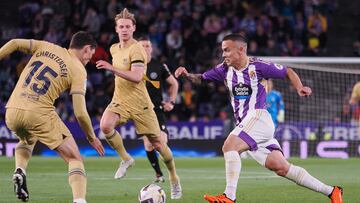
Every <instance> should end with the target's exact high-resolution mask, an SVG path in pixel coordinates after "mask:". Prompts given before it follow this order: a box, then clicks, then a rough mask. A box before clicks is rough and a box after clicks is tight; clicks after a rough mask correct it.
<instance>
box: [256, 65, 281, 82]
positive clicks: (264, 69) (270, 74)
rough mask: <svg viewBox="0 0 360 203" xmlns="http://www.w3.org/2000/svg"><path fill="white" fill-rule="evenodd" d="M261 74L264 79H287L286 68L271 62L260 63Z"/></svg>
mask: <svg viewBox="0 0 360 203" xmlns="http://www.w3.org/2000/svg"><path fill="white" fill-rule="evenodd" d="M260 64H261V68H260V72H261V74H262V76H263V78H266V79H269V78H273V79H284V78H285V77H286V67H285V66H283V65H280V64H276V63H271V62H260Z"/></svg>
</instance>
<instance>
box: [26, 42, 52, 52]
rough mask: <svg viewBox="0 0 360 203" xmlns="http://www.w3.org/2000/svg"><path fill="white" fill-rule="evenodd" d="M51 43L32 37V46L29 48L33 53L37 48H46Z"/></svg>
mask: <svg viewBox="0 0 360 203" xmlns="http://www.w3.org/2000/svg"><path fill="white" fill-rule="evenodd" d="M50 45H51V43H49V42H45V41H40V40H34V39H32V40H30V48H29V50H30V52H31V53H32V54H33V53H35V52H36V51H37V50H39V49H42V48H44V47H46V46H50Z"/></svg>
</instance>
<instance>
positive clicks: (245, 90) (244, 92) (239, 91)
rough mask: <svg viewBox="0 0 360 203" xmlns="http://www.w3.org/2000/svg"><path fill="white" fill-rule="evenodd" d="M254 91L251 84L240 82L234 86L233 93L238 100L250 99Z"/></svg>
mask: <svg viewBox="0 0 360 203" xmlns="http://www.w3.org/2000/svg"><path fill="white" fill-rule="evenodd" d="M251 93H252V89H251V86H249V85H246V84H244V83H239V84H237V85H235V86H234V87H233V95H234V98H235V99H237V100H244V99H248V98H249V97H250V95H251Z"/></svg>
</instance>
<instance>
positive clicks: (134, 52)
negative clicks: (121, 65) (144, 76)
mask: <svg viewBox="0 0 360 203" xmlns="http://www.w3.org/2000/svg"><path fill="white" fill-rule="evenodd" d="M129 56H130V64H131V65H132V64H134V63H143V64H145V62H146V55H145V50H144V49H143V48H142V47H141V46H140V45H138V44H137V45H136V46H134V47H133V48H132V49H131V50H130V54H129Z"/></svg>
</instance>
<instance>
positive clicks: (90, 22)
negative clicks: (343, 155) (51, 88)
mask: <svg viewBox="0 0 360 203" xmlns="http://www.w3.org/2000/svg"><path fill="white" fill-rule="evenodd" d="M124 7H127V8H129V9H130V10H131V11H133V12H135V13H137V14H138V15H137V16H138V18H137V19H136V20H137V21H138V26H137V31H136V34H148V35H149V38H150V40H151V41H152V43H153V44H154V46H155V49H154V57H155V58H158V59H159V60H161V61H163V62H165V63H168V64H171V66H172V67H176V66H177V65H186V67H191V68H193V69H194V70H190V71H196V72H203V71H204V70H205V69H207V68H208V67H211V66H212V64H214V61H215V64H216V63H218V62H220V61H221V60H222V58H221V49H220V48H219V42H221V40H222V38H223V37H224V36H225V35H226V34H228V33H230V32H237V33H242V34H246V35H247V36H248V37H249V39H250V43H249V44H248V51H249V54H251V55H254V56H261V55H267V56H281V55H283V56H299V55H319V54H321V53H322V51H323V50H325V49H326V35H327V18H328V17H329V15H330V14H331V13H332V12H334V10H335V9H336V8H337V0H317V1H314V0H262V1H248V0H247V1H229V0H212V1H208V0H178V1H171V0H162V1H160V0H126V1H119V0H35V1H21V5H20V6H19V8H18V12H14V13H13V19H19V20H18V21H17V22H16V21H15V20H14V24H13V26H16V27H15V28H13V27H4V28H3V35H2V39H1V42H4V41H7V40H8V39H11V38H34V39H45V40H48V41H50V42H54V43H57V44H60V45H62V46H68V44H69V42H70V37H71V35H72V34H73V33H74V32H76V31H78V30H83V29H86V30H87V31H89V32H91V33H92V34H94V35H95V36H96V37H97V38H98V43H99V46H98V47H97V49H96V53H95V55H94V58H93V59H92V60H91V63H92V64H94V63H95V62H96V60H98V59H104V60H108V61H110V60H111V59H110V58H109V47H110V46H111V43H112V41H113V40H114V39H116V35H117V34H116V33H115V32H113V28H114V16H115V15H116V14H117V12H118V11H119V10H120V9H122V8H124ZM354 53H355V54H356V55H360V36H359V39H357V41H355V42H354ZM209 56H210V57H209ZM209 58H213V60H209ZM26 60H27V58H26V57H23V55H19V54H17V55H16V54H15V55H13V56H11V57H10V59H9V60H7V62H6V63H7V64H6V67H7V66H10V72H9V73H5V72H6V71H9V70H8V69H6V68H5V69H3V71H1V70H0V71H1V74H3V75H4V76H8V75H9V74H10V75H11V76H12V77H15V75H16V73H15V72H18V73H19V72H20V71H21V70H22V68H23V63H24V62H25V61H26ZM91 63H90V65H88V67H87V68H88V71H89V74H88V77H89V80H88V86H89V88H88V94H87V100H88V103H89V107H88V108H89V112H90V114H91V116H92V117H97V116H98V115H99V114H101V113H102V111H103V106H102V104H101V102H100V101H101V98H105V100H107V99H108V97H109V95H110V96H111V94H112V88H113V87H114V84H113V76H112V75H110V74H108V72H101V73H99V72H98V71H97V70H96V69H95V68H94V67H93V66H91ZM1 64H4V62H2V63H1ZM2 67H5V66H2ZM15 67H16V68H15ZM13 72H14V73H13ZM14 80H16V78H15V79H14ZM14 82H15V81H12V82H10V83H9V82H8V81H7V82H6V81H5V82H4V83H1V95H3V97H5V98H3V100H0V103H1V101H5V100H6V99H8V98H6V97H7V96H6V95H9V93H8V92H7V91H10V90H11V88H12V85H14V84H13V83H14ZM5 83H6V84H5ZM185 86H186V85H185ZM8 89H10V90H8ZM217 89H219V92H217V91H216V90H217ZM192 91H194V95H195V97H194V98H197V97H198V96H199V95H200V94H206V95H210V96H209V97H208V98H206V99H215V100H217V102H218V104H216V107H215V106H211V105H209V102H208V101H206V99H200V97H198V98H199V99H195V100H196V102H195V103H194V104H192V105H195V106H197V108H195V109H192V112H191V115H187V116H186V118H183V117H181V116H180V117H176V115H172V116H173V117H174V120H176V119H177V120H184V119H185V120H189V119H198V117H200V118H201V119H204V120H206V119H212V118H214V117H217V116H219V112H218V111H220V109H223V108H224V107H225V106H226V105H227V104H225V103H224V101H225V100H226V99H222V98H223V95H222V92H221V91H222V90H221V87H218V86H213V87H211V88H209V89H206V90H205V88H200V90H197V92H196V91H195V90H192ZM199 91H201V92H199ZM94 95H96V96H94ZM186 95H189V94H188V93H187V94H186ZM224 98H225V97H224ZM63 102H65V103H68V102H69V100H68V99H64V100H63ZM99 102H100V103H99ZM107 102H108V101H107ZM107 102H106V103H107ZM59 105H62V104H60V103H59ZM98 105H99V106H98ZM192 105H190V106H192ZM290 107H291V106H290ZM295 107H297V106H295ZM215 108H216V109H215ZM208 110H209V111H211V112H210V113H207V114H206V115H205V113H206V111H208ZM63 111H69V108H63ZM180 112H181V111H180ZM180 114H181V113H180ZM64 115H65V113H64ZM67 117H68V119H69V120H71V119H74V116H73V115H70V113H68V116H67Z"/></svg>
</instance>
